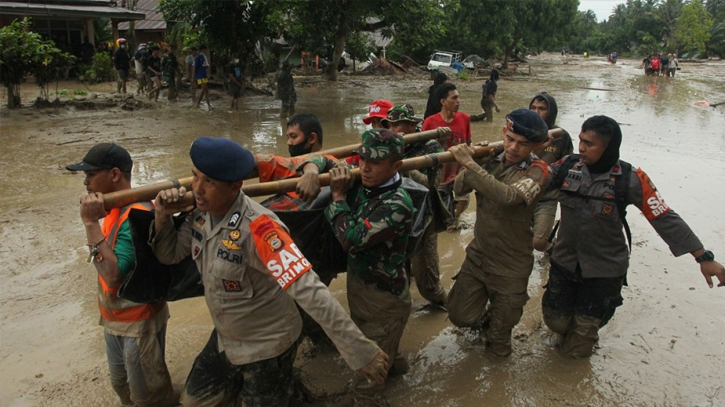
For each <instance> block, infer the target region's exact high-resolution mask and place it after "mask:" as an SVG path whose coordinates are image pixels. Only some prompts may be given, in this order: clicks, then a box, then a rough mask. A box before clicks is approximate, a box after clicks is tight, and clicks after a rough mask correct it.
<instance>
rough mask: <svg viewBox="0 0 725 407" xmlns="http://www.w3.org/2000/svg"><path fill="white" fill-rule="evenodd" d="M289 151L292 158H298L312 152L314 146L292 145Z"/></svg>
mask: <svg viewBox="0 0 725 407" xmlns="http://www.w3.org/2000/svg"><path fill="white" fill-rule="evenodd" d="M288 149H289V155H290V157H297V156H300V155H305V154H309V153H311V152H312V146H310V145H307V142H303V143H300V144H295V145H291V146H289V147H288Z"/></svg>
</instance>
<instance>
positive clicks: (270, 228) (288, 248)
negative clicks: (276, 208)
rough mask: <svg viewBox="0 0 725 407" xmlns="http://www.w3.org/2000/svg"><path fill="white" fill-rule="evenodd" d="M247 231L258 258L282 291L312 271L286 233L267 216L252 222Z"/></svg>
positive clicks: (310, 265)
mask: <svg viewBox="0 0 725 407" xmlns="http://www.w3.org/2000/svg"><path fill="white" fill-rule="evenodd" d="M249 229H250V230H251V231H252V237H253V238H254V245H255V247H256V249H257V254H258V255H259V258H260V259H261V260H262V263H263V264H264V265H265V266H266V267H267V271H269V273H270V274H271V275H272V277H273V278H274V279H275V280H276V281H277V284H279V286H280V287H281V288H282V289H283V290H286V289H287V288H288V287H289V286H290V284H292V283H294V282H295V281H296V280H297V279H298V278H300V276H301V275H303V274H305V273H306V272H308V271H309V270H311V269H312V264H310V262H309V261H308V260H307V259H306V258H305V256H304V255H303V254H302V252H301V251H300V250H299V249H298V248H297V245H296V244H295V243H294V241H293V240H292V238H291V237H290V236H289V234H287V231H286V230H285V229H284V228H283V227H282V226H280V225H279V224H278V223H277V222H274V221H272V220H271V219H270V218H269V217H267V215H261V216H259V217H258V218H257V219H255V220H253V221H252V222H251V223H250V224H249Z"/></svg>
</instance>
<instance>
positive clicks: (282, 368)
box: [150, 137, 388, 407]
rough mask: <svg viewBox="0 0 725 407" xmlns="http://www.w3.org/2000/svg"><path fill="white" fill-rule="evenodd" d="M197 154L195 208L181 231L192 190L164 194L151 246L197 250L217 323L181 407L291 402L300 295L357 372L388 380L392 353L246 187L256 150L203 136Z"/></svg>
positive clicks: (165, 255) (163, 256)
mask: <svg viewBox="0 0 725 407" xmlns="http://www.w3.org/2000/svg"><path fill="white" fill-rule="evenodd" d="M189 155H190V156H191V161H192V164H193V165H192V173H193V180H192V190H193V192H194V203H195V206H196V208H194V209H193V210H192V211H191V212H190V213H189V215H188V216H187V217H186V220H185V222H184V223H183V224H182V225H181V226H180V228H178V229H177V228H175V227H174V225H173V222H171V215H172V213H174V212H175V209H172V208H174V207H177V208H178V202H179V199H180V197H183V196H184V195H185V193H186V190H185V188H183V187H182V188H179V189H175V188H172V189H168V190H165V191H161V192H159V194H158V195H157V197H156V205H157V206H156V216H155V220H154V226H153V228H154V231H155V236H153V237H152V240H151V242H150V243H151V247H152V248H153V250H154V253H155V254H156V256H157V257H158V258H159V260H160V261H161V262H162V263H166V264H173V263H178V262H180V261H181V260H182V259H184V258H185V257H186V256H189V255H191V256H192V258H193V259H194V260H195V262H196V265H197V268H198V269H199V272H200V273H201V277H202V282H203V284H204V295H205V298H206V303H207V306H208V307H209V311H210V313H211V317H212V321H213V322H214V328H215V329H214V331H213V332H212V334H211V338H210V339H209V342H208V343H207V345H206V347H205V348H204V349H203V350H202V351H201V353H200V354H199V356H197V358H196V360H195V361H194V366H193V368H192V370H191V373H190V374H189V377H188V378H187V380H186V384H185V386H184V391H183V392H182V395H181V403H182V405H184V406H218V405H228V404H230V405H241V404H242V402H243V404H244V405H245V406H247V407H259V406H264V407H267V406H286V405H287V402H288V400H289V397H290V395H291V394H292V388H293V377H292V364H293V362H294V359H295V354H296V351H297V344H298V340H299V337H300V332H301V329H302V320H301V318H300V314H299V312H298V311H297V307H296V306H295V301H296V302H297V303H298V304H299V305H300V306H301V307H302V308H303V309H304V310H305V311H306V312H307V313H308V314H310V315H311V316H312V317H313V318H314V319H315V320H316V321H317V322H319V323H320V325H321V326H322V327H323V329H324V330H325V332H326V333H327V334H328V336H329V337H330V339H332V341H333V343H334V344H335V346H336V347H337V349H338V350H339V351H340V354H341V355H342V357H343V358H344V359H345V361H347V363H348V365H349V366H350V367H351V368H352V369H354V370H359V371H360V372H361V373H362V374H363V375H364V376H365V378H367V380H368V381H371V382H377V383H383V382H384V380H385V377H386V375H387V368H388V357H387V355H386V354H385V353H384V352H383V351H381V350H380V348H379V347H378V346H377V345H376V344H375V343H374V342H373V341H371V340H369V339H367V338H365V336H364V335H363V334H362V332H360V330H359V329H358V328H357V327H356V326H355V324H354V323H353V322H352V320H351V319H350V317H349V316H348V315H347V314H346V313H345V311H344V310H343V308H342V306H341V305H340V304H339V303H338V302H337V301H336V300H335V299H334V298H332V296H331V294H330V291H329V290H328V288H327V287H325V285H324V284H322V282H320V279H319V278H318V277H317V274H315V273H314V271H313V270H312V265H311V264H310V263H309V261H307V259H306V258H305V256H304V255H303V254H302V253H301V252H300V250H299V249H298V248H297V246H296V245H295V243H294V241H293V240H292V239H291V238H290V237H289V234H288V231H287V227H286V226H285V225H284V224H283V223H282V222H281V221H279V219H278V218H277V217H276V216H275V215H274V214H273V213H272V212H270V211H269V210H267V209H265V208H264V207H262V206H261V205H259V204H257V203H256V202H254V201H252V200H251V199H249V198H248V197H247V196H246V195H244V193H243V192H242V191H241V187H242V180H243V179H244V178H245V177H246V176H247V175H248V174H249V173H250V171H252V169H253V167H254V156H253V155H252V153H251V152H250V151H249V150H247V149H245V148H243V147H241V146H240V145H239V144H237V143H235V142H233V141H231V140H228V139H224V138H218V139H215V138H211V137H200V138H198V139H196V140H195V141H194V143H193V144H192V145H191V150H190V152H189ZM187 209H189V210H191V209H192V207H189V208H187Z"/></svg>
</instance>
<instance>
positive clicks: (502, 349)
mask: <svg viewBox="0 0 725 407" xmlns="http://www.w3.org/2000/svg"><path fill="white" fill-rule="evenodd" d="M486 349H487V350H488V351H489V352H491V353H492V354H493V355H494V356H498V357H500V358H505V357H509V356H511V352H512V348H511V340H510V339H509V340H508V342H491V341H486Z"/></svg>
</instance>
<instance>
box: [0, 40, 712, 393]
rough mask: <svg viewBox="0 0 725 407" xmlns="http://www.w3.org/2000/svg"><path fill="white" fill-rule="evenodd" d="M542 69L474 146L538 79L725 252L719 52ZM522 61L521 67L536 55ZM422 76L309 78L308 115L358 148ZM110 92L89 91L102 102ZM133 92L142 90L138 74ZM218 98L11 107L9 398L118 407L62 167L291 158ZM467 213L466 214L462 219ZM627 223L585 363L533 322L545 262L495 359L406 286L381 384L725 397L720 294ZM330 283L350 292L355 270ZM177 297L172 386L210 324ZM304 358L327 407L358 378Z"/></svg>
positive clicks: (140, 170)
mask: <svg viewBox="0 0 725 407" xmlns="http://www.w3.org/2000/svg"><path fill="white" fill-rule="evenodd" d="M531 62H532V66H531V76H528V75H516V76H514V77H511V76H508V77H502V79H501V81H500V82H499V93H498V95H497V101H498V104H499V106H500V107H501V110H502V113H499V114H495V115H494V122H493V123H492V124H490V123H482V122H477V123H473V124H472V131H473V139H474V141H479V140H497V139H499V138H500V137H501V128H502V126H503V123H504V113H505V112H508V111H511V110H513V109H515V108H519V107H526V106H527V105H528V102H529V100H530V99H531V98H532V96H533V95H535V94H536V93H538V92H540V91H548V92H549V93H551V94H552V95H554V96H555V97H556V99H557V101H558V105H559V117H558V124H559V125H560V126H561V127H563V128H565V129H567V130H568V131H569V133H570V134H572V136H573V137H574V138H575V139H576V136H577V135H578V133H579V128H580V126H581V123H582V122H583V121H584V120H585V119H586V118H588V117H590V116H592V115H596V114H606V115H608V116H611V117H613V118H615V119H616V120H617V121H619V122H620V123H621V126H622V131H623V134H624V140H623V142H622V149H621V151H622V152H621V156H622V158H623V159H624V160H626V161H629V162H631V163H633V164H634V165H635V166H640V167H642V168H643V169H644V170H645V171H647V173H648V174H649V175H650V176H651V178H652V179H653V181H654V183H655V184H656V185H657V187H658V189H659V190H660V192H661V194H662V195H663V197H664V198H665V199H666V200H667V202H668V203H669V205H670V206H671V207H672V208H673V209H674V210H676V211H677V213H679V214H680V215H681V216H682V217H683V218H684V219H685V220H686V221H687V222H688V223H689V224H690V226H691V227H692V228H693V230H694V231H695V233H696V234H697V235H698V236H699V237H700V239H701V240H702V241H703V242H704V244H705V246H706V248H709V249H711V250H713V251H714V253H715V255H716V258H717V259H718V260H720V261H721V262H722V261H723V260H725V232H724V230H725V211H724V210H723V205H724V203H725V187H724V186H725V113H724V112H725V109H723V108H724V107H725V106H720V107H718V108H712V107H703V106H698V105H697V104H696V102H698V101H709V102H711V103H716V102H721V101H725V76H724V75H723V72H725V63H723V62H719V61H718V62H705V63H684V62H683V63H681V67H682V69H681V70H680V71H678V72H677V76H676V77H675V78H664V77H659V78H652V77H644V76H643V75H642V70H641V69H639V68H638V65H639V61H634V60H627V59H620V60H619V62H618V63H617V64H616V65H610V64H608V63H606V62H605V61H604V58H600V57H599V58H598V57H592V58H589V59H583V58H577V57H573V58H570V59H569V60H567V61H564V60H562V59H561V57H559V56H558V55H554V54H550V55H545V56H540V57H536V58H533V59H532V61H531ZM564 62H566V63H564ZM520 70H521V71H524V72H527V73H528V67H527V66H526V65H521V66H520ZM482 79H483V78H479V79H477V80H471V81H454V82H455V83H456V84H457V86H459V90H460V93H461V97H462V100H463V102H462V106H461V110H462V111H465V112H468V113H470V114H477V113H480V105H479V101H480V89H481V84H482V82H483V81H482ZM430 84H431V82H430V81H429V80H428V79H427V78H425V77H424V76H415V77H410V76H408V77H405V78H404V77H403V76H398V77H363V76H349V77H347V76H343V77H342V79H341V81H340V82H338V83H329V82H326V81H324V80H322V79H318V78H304V79H302V78H300V79H298V81H297V94H298V99H299V101H298V103H297V111H298V112H310V113H314V114H316V115H317V116H318V117H319V118H320V120H321V121H322V125H323V129H324V145H325V147H335V146H340V145H345V144H350V143H353V142H355V141H356V140H358V139H359V135H360V134H361V133H362V131H364V130H365V125H364V124H363V123H362V121H361V119H362V117H364V116H365V114H366V108H367V106H368V104H369V103H370V102H371V101H373V100H375V99H388V100H390V101H392V102H393V103H395V104H398V103H405V102H407V103H410V104H412V105H413V106H414V107H415V110H416V111H417V112H420V113H422V112H423V111H424V110H425V102H426V99H427V88H428V86H429V85H430ZM63 86H66V87H69V86H75V87H76V88H77V89H82V88H83V85H81V84H79V83H70V82H69V83H65V84H63ZM114 87H115V86H113V84H105V85H102V86H98V87H95V88H94V90H95V91H97V94H98V97H99V98H101V97H106V95H104V93H103V92H110V91H111V90H112V89H113V88H114ZM129 88H130V90H133V91H135V88H136V86H135V83H131V84H130V85H129ZM35 92H36V91H35V89H34V88H33V87H32V86H30V84H28V85H27V86H26V87H24V93H23V96H24V101H25V102H26V103H27V102H28V101H30V100H31V99H32V98H34V96H35ZM213 93H214V95H216V96H217V97H216V98H215V99H213V100H212V103H213V104H214V106H215V109H213V110H210V111H209V110H206V109H198V110H195V109H192V108H191V103H190V102H189V101H188V100H184V101H181V102H179V103H176V104H169V103H168V102H166V101H160V102H158V103H157V104H156V105H155V106H153V107H151V108H147V109H137V110H134V111H126V110H123V109H121V108H119V107H105V108H102V109H96V110H79V109H75V108H62V109H41V110H37V109H31V108H28V107H25V108H23V109H19V110H16V111H8V110H7V109H6V108H4V107H3V108H2V109H0V123H1V127H0V133H1V136H0V143H1V144H0V168H1V169H0V171H1V174H2V176H1V177H0V198H1V199H0V242H2V243H0V277H1V280H0V281H1V283H0V405H1V406H3V407H17V406H120V403H119V401H118V399H117V397H116V395H115V393H114V392H113V391H112V389H111V386H110V383H109V380H108V367H107V365H106V356H105V352H104V342H103V335H102V329H101V328H100V327H99V326H98V325H97V323H98V318H99V313H98V308H97V304H96V272H95V270H94V269H92V268H90V267H89V265H88V263H86V259H87V256H88V251H87V248H86V246H85V244H86V238H85V233H84V230H83V226H82V224H81V221H80V218H79V215H78V213H79V211H78V197H79V196H80V195H81V194H82V193H83V192H84V191H85V189H84V187H83V185H82V182H83V177H82V175H81V174H71V173H69V172H68V171H66V170H65V168H64V167H65V165H67V164H69V163H72V162H77V161H79V160H80V159H81V158H82V157H83V155H84V154H85V153H86V152H87V150H88V149H89V148H90V147H91V146H92V145H94V144H95V143H98V142H106V141H114V142H116V143H119V144H121V145H123V146H124V147H125V148H126V149H128V150H129V151H130V153H131V155H132V157H133V159H134V169H133V183H134V185H136V186H138V185H144V184H148V183H152V182H158V181H163V180H167V179H170V178H178V177H186V176H189V175H190V162H189V158H188V149H189V145H190V143H191V142H192V140H194V139H195V138H196V137H198V136H201V135H211V136H217V137H218V136H224V137H229V138H231V139H233V140H235V141H237V142H239V143H240V144H242V145H244V146H246V147H248V148H249V149H251V150H253V151H255V152H269V153H277V154H285V155H286V154H287V147H286V145H285V138H284V133H283V131H284V125H285V123H284V122H281V121H280V119H279V116H278V111H279V105H280V102H279V101H276V100H274V99H273V97H271V96H246V97H243V98H242V99H241V100H240V103H239V112H235V113H230V112H229V111H228V105H229V101H230V99H229V97H228V96H227V95H226V94H223V93H222V92H221V91H220V90H213ZM2 100H5V97H4V93H3V97H2ZM575 149H576V143H575ZM471 207H473V205H471ZM474 219H475V213H474V212H473V211H472V210H470V209H469V211H468V212H467V213H465V214H464V217H463V223H464V224H468V225H471V224H473V222H474ZM628 220H629V224H630V225H631V227H632V232H633V242H632V255H631V266H630V270H629V275H628V280H629V287H625V288H624V290H623V296H624V305H623V306H622V307H620V308H619V309H618V310H617V313H616V315H615V317H614V318H613V319H612V321H611V322H610V323H609V325H607V326H606V327H605V328H604V329H602V330H601V332H600V335H601V339H600V343H599V345H600V348H599V349H598V350H597V351H596V353H595V355H594V356H592V357H591V359H587V360H569V359H565V358H562V357H561V356H559V354H558V353H557V352H556V351H555V349H554V348H553V342H554V338H553V336H552V335H551V333H550V332H549V331H548V329H547V328H546V327H545V326H544V325H543V324H542V318H541V295H542V293H543V288H542V286H543V285H544V284H545V282H546V279H547V269H548V267H547V264H546V261H545V260H543V261H542V259H541V256H537V261H536V262H535V268H534V270H533V273H532V275H531V279H530V283H529V295H530V296H531V300H530V301H529V302H528V304H527V305H526V308H525V313H524V316H523V318H522V321H521V323H520V324H519V325H518V326H517V327H516V328H515V330H514V338H515V340H514V352H513V354H512V355H511V357H510V358H506V359H500V358H496V357H493V356H490V355H489V354H488V353H486V352H485V351H484V346H483V345H482V344H481V343H480V342H479V341H478V340H477V339H476V337H475V336H474V335H472V334H470V333H468V332H467V331H464V330H459V329H456V328H454V327H453V325H452V324H451V323H450V322H449V321H448V320H447V318H446V317H447V315H446V314H445V313H444V312H440V311H435V310H430V309H428V308H423V306H424V305H425V301H423V300H422V299H421V297H420V295H419V294H418V292H417V290H416V289H415V285H413V287H412V288H411V291H412V296H413V312H412V314H411V318H410V320H409V322H408V325H407V327H406V330H405V334H404V336H403V339H402V343H401V350H402V351H403V353H404V354H405V355H406V356H407V357H408V359H409V360H410V361H411V371H410V373H408V374H407V375H405V376H403V377H399V378H395V379H392V380H390V381H389V383H388V386H387V390H386V391H387V396H388V398H389V400H390V403H391V405H392V406H396V407H397V406H401V407H402V406H405V407H413V406H466V407H468V406H471V407H473V406H482V405H486V406H725V288H715V289H709V288H708V287H707V285H706V283H705V281H704V279H703V277H702V275H701V274H700V272H699V267H698V266H697V264H696V263H695V261H694V260H693V259H692V257H691V256H689V255H686V256H682V257H680V258H675V257H673V256H672V255H671V253H670V252H669V249H668V247H667V246H666V245H665V243H664V242H662V241H661V240H660V238H659V237H658V236H657V234H656V233H655V232H654V230H653V229H652V228H651V227H650V226H649V224H648V223H647V221H646V219H645V218H644V216H642V215H641V214H640V213H639V211H638V210H637V209H636V208H635V207H633V206H630V210H629V215H628ZM472 236H473V230H472V229H471V228H464V229H462V230H461V231H459V232H455V233H448V232H444V233H442V234H440V235H439V237H438V239H439V255H440V263H441V271H442V281H443V284H444V285H445V286H446V287H447V288H450V287H451V286H452V284H453V280H452V277H453V276H455V274H456V273H457V271H458V268H459V267H460V265H461V263H462V262H463V259H464V257H465V252H464V248H465V247H466V245H467V244H468V242H470V240H471V239H472ZM332 289H333V291H334V294H335V296H336V298H337V299H338V300H339V301H340V302H341V303H343V304H346V301H345V284H344V275H343V276H342V277H341V278H338V279H337V280H335V281H334V282H333V284H332ZM170 306H171V319H170V321H169V325H168V331H167V362H168V366H169V369H170V372H171V377H172V381H173V384H174V387H175V389H176V391H177V392H178V391H180V389H181V387H182V386H183V383H184V380H185V379H186V376H187V374H188V372H189V370H190V368H191V364H192V362H193V360H194V357H195V356H196V355H197V353H198V352H199V351H200V350H201V348H202V347H203V345H204V344H205V343H206V341H207V339H208V337H209V334H210V332H211V329H212V324H211V322H210V319H209V316H208V311H207V308H206V305H205V303H204V300H203V299H201V298H197V299H190V300H183V301H179V302H174V303H171V305H170ZM297 365H298V366H300V367H301V368H302V372H303V373H302V377H303V380H304V381H305V382H306V383H307V384H308V386H310V388H312V389H313V390H314V391H315V392H316V393H318V394H320V395H321V394H326V395H327V396H331V397H328V398H327V399H328V400H332V401H325V402H321V403H319V405H342V404H341V403H343V401H340V400H344V399H345V398H344V397H342V395H344V393H345V392H346V389H347V387H346V386H347V383H348V381H349V380H350V379H351V377H352V373H351V372H350V370H349V369H348V368H347V367H346V365H345V363H344V362H343V361H342V359H341V358H340V357H339V356H338V355H337V353H336V352H334V351H324V352H318V353H316V354H314V352H309V351H307V350H306V348H305V346H303V347H302V352H300V354H299V357H298V361H297Z"/></svg>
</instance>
